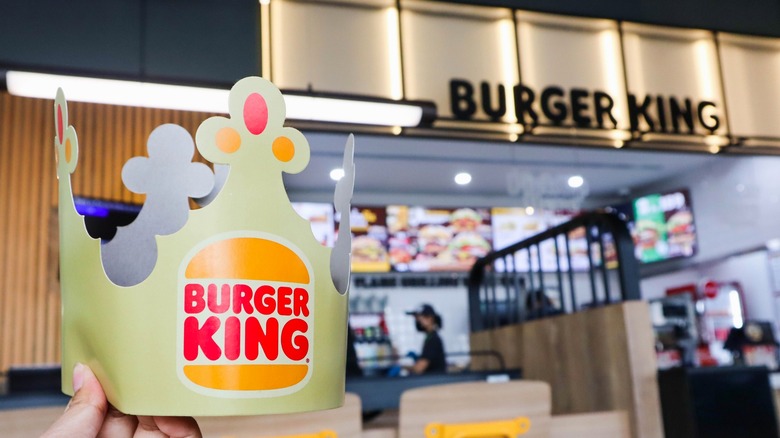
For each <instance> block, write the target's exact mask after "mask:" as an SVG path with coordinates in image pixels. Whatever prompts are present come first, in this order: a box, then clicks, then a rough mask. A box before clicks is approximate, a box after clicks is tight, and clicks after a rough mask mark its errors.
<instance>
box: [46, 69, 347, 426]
mask: <svg viewBox="0 0 780 438" xmlns="http://www.w3.org/2000/svg"><path fill="white" fill-rule="evenodd" d="M229 110H230V116H229V117H227V118H225V117H211V118H209V119H207V120H206V121H204V122H203V123H202V124H201V125H200V127H199V128H198V130H197V134H196V136H195V143H196V144H197V148H198V151H199V152H200V153H201V155H202V156H203V157H205V158H206V159H207V160H209V161H211V162H212V163H214V164H215V169H216V174H217V177H216V178H215V175H214V173H212V171H211V169H210V168H209V167H208V166H207V165H205V164H202V163H194V162H192V161H191V160H192V158H193V154H194V144H193V140H192V137H191V136H190V135H189V134H188V133H187V131H186V130H184V128H182V127H180V126H177V125H170V124H168V125H162V126H160V127H158V128H156V129H155V130H154V131H153V132H152V133H151V135H150V136H149V139H148V142H147V150H148V157H135V158H132V159H130V160H129V161H128V162H127V163H126V164H125V165H124V167H123V169H122V181H123V182H124V184H125V185H126V186H127V188H128V189H130V190H131V191H133V192H136V193H144V194H145V195H146V200H145V202H144V205H143V208H142V209H141V212H140V213H139V215H138V217H137V218H136V219H135V221H134V222H133V223H131V224H130V225H128V226H126V227H120V228H119V229H118V230H117V233H116V236H115V237H114V238H113V239H112V240H110V241H108V242H103V243H101V241H99V240H96V239H92V238H91V237H89V235H88V234H87V232H86V229H85V226H84V218H83V217H82V216H80V215H79V214H78V213H77V212H76V209H75V206H74V202H73V195H72V191H71V182H70V174H71V173H73V172H74V170H75V169H76V164H77V162H78V157H79V153H80V151H79V146H78V141H77V138H76V132H75V130H74V129H73V127H72V126H70V125H69V124H68V108H67V104H66V102H65V98H64V95H63V92H62V90H59V91H58V93H57V98H56V101H55V104H54V116H55V123H56V133H55V149H56V154H57V175H58V178H59V186H60V189H59V206H60V208H59V218H60V271H61V283H62V303H63V314H62V318H63V354H62V366H63V370H65V372H63V381H62V387H63V391H64V392H66V393H68V394H71V393H72V390H71V387H72V382H71V377H70V372H69V371H70V370H71V369H73V367H74V365H75V364H76V363H77V362H81V363H85V364H87V365H89V366H90V367H91V368H92V370H94V372H95V374H96V375H97V377H98V379H99V380H100V382H101V384H102V385H103V388H104V389H105V391H106V394H107V396H108V400H109V401H110V402H111V403H112V404H113V405H114V406H116V407H117V408H118V409H119V410H121V411H123V412H125V413H131V414H144V415H243V414H262V413H281V412H296V411H307V410H315V409H328V408H333V407H337V406H339V405H341V403H342V402H343V396H344V362H345V357H346V354H345V343H346V333H347V323H346V321H347V307H348V306H347V303H348V297H347V286H348V284H349V248H350V242H349V239H350V233H349V232H346V233H340V234H339V239H337V241H336V244H335V247H334V248H333V250H331V249H329V248H326V247H324V246H322V245H321V244H319V243H318V242H317V240H316V239H315V238H314V235H313V234H312V231H311V227H310V225H309V223H308V222H307V221H306V220H305V219H303V218H302V217H300V216H299V215H298V214H297V213H295V211H294V210H293V208H292V205H291V204H290V201H289V199H288V197H287V193H286V191H285V187H284V183H283V181H282V172H288V173H297V172H300V171H301V170H303V169H304V168H305V167H306V165H307V163H308V161H309V145H308V143H307V141H306V138H305V137H304V136H303V134H301V133H300V132H299V131H297V130H296V129H293V128H290V127H283V126H282V124H283V122H284V118H285V105H284V100H283V98H282V94H281V93H280V92H279V90H278V89H276V87H274V85H273V84H271V83H270V82H268V81H266V80H264V79H262V78H258V77H250V78H245V79H243V80H241V81H239V82H238V83H236V84H235V86H234V87H233V88H232V90H231V91H230V98H229ZM353 147H354V146H353V138H352V136H350V137H349V140H348V141H347V146H346V149H345V153H344V169H345V173H346V176H345V177H344V178H343V179H342V180H341V181H339V182H338V183H337V185H336V193H335V206H336V211H337V212H341V213H343V214H342V216H341V217H342V220H343V221H345V222H342V225H341V226H342V227H345V228H343V229H346V230H349V202H350V198H351V196H352V185H353V182H354V166H353V164H352V155H353ZM224 175H226V178H221V177H220V176H224ZM215 180H216V181H217V183H216V184H215ZM189 198H196V199H197V198H203V199H204V204H206V203H207V205H205V206H203V207H202V208H200V209H196V210H192V211H190V208H189Z"/></svg>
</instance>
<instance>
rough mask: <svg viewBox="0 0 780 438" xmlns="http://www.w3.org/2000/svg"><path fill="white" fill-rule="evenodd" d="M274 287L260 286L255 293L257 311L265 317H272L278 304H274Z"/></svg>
mask: <svg viewBox="0 0 780 438" xmlns="http://www.w3.org/2000/svg"><path fill="white" fill-rule="evenodd" d="M275 292H276V291H275V290H274V288H273V286H267V285H266V286H260V287H258V288H257V290H256V291H255V309H257V311H258V312H260V313H261V314H263V315H270V314H272V313H273V312H274V307H275V306H276V303H275V302H274V297H273V295H274V293H275Z"/></svg>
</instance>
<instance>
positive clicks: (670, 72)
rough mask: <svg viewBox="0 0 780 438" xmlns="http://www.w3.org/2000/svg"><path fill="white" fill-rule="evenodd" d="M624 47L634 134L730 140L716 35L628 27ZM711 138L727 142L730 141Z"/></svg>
mask: <svg viewBox="0 0 780 438" xmlns="http://www.w3.org/2000/svg"><path fill="white" fill-rule="evenodd" d="M623 47H624V55H625V59H626V76H627V78H628V91H629V99H628V103H629V113H630V114H631V129H632V130H634V131H639V132H643V133H653V134H661V135H663V134H685V135H701V136H725V135H726V133H727V132H728V126H727V121H726V114H725V111H724V106H723V95H722V92H721V79H720V72H719V69H718V57H717V52H716V46H715V40H714V38H713V34H712V33H711V32H705V31H699V30H685V29H670V28H663V27H657V26H646V25H638V24H631V23H624V24H623ZM661 138H666V137H661ZM710 138H712V139H714V140H720V141H723V142H724V144H725V142H727V140H726V139H725V138H722V139H717V137H710Z"/></svg>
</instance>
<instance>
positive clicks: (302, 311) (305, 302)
mask: <svg viewBox="0 0 780 438" xmlns="http://www.w3.org/2000/svg"><path fill="white" fill-rule="evenodd" d="M293 313H295V316H301V315H303V316H309V292H308V291H307V290H306V289H304V288H302V287H296V288H295V291H294V292H293Z"/></svg>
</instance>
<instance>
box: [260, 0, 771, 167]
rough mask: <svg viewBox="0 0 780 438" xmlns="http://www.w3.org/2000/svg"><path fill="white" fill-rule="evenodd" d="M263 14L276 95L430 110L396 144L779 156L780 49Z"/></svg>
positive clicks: (506, 25)
mask: <svg viewBox="0 0 780 438" xmlns="http://www.w3.org/2000/svg"><path fill="white" fill-rule="evenodd" d="M261 11H262V12H261V27H262V28H263V53H262V59H263V74H264V75H266V76H269V77H270V79H272V80H273V81H274V82H275V83H276V84H277V85H278V86H279V87H280V88H282V89H288V90H293V89H294V90H305V91H308V92H312V93H318V92H320V93H336V94H346V95H353V96H364V97H367V98H381V99H393V100H404V101H425V102H429V103H433V104H434V105H435V113H436V116H435V120H434V122H433V125H432V126H429V125H428V124H427V123H420V125H419V126H418V125H414V126H411V125H410V126H406V127H405V128H404V131H401V128H400V127H399V128H398V129H397V131H394V132H395V133H396V134H398V133H401V132H405V133H407V134H415V133H422V134H424V135H428V134H430V135H443V136H467V137H468V136H474V137H478V138H495V139H500V140H509V141H516V140H519V139H521V138H522V139H524V140H526V141H549V139H551V138H552V139H553V140H555V141H557V140H562V141H567V140H568V142H573V141H574V142H577V143H578V144H579V143H583V144H584V143H588V142H589V141H591V140H593V141H591V142H592V143H594V144H598V145H605V146H615V147H622V146H623V145H630V146H632V147H656V148H667V147H671V148H680V149H694V150H701V151H710V152H719V151H721V150H722V149H721V148H723V147H726V146H728V147H729V149H728V150H730V151H734V152H740V151H748V152H753V151H771V149H772V147H775V148H777V150H778V151H780V125H778V124H777V123H776V120H775V119H776V117H775V115H776V114H780V83H779V82H778V81H777V80H776V78H777V77H778V74H780V39H773V38H759V37H747V36H739V35H731V34H718V36H717V40H716V35H715V33H713V32H709V31H704V30H696V29H679V28H669V27H662V26H651V25H645V24H636V23H625V22H620V23H618V22H617V21H613V20H606V19H595V18H582V17H565V16H559V15H552V14H544V13H536V12H527V11H521V10H516V9H512V8H501V7H490V6H477V5H465V4H452V3H445V2H439V1H429V0H399V1H393V0H370V1H358V0H321V1H314V0H276V1H274V2H271V4H270V5H263V6H261ZM293 53H294V54H295V56H293V55H292V54H293ZM724 94H725V96H724ZM412 103H414V104H416V103H417V102H412ZM727 103H728V105H729V107H728V108H727V107H726V104H727ZM431 118H433V117H432V116H431ZM426 120H430V118H429V119H426ZM407 128H408V130H407ZM418 128H419V129H418ZM521 136H522V137H521ZM545 138H546V139H545ZM749 146H762V147H764V148H763V149H760V148H754V149H750V148H749Z"/></svg>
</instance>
